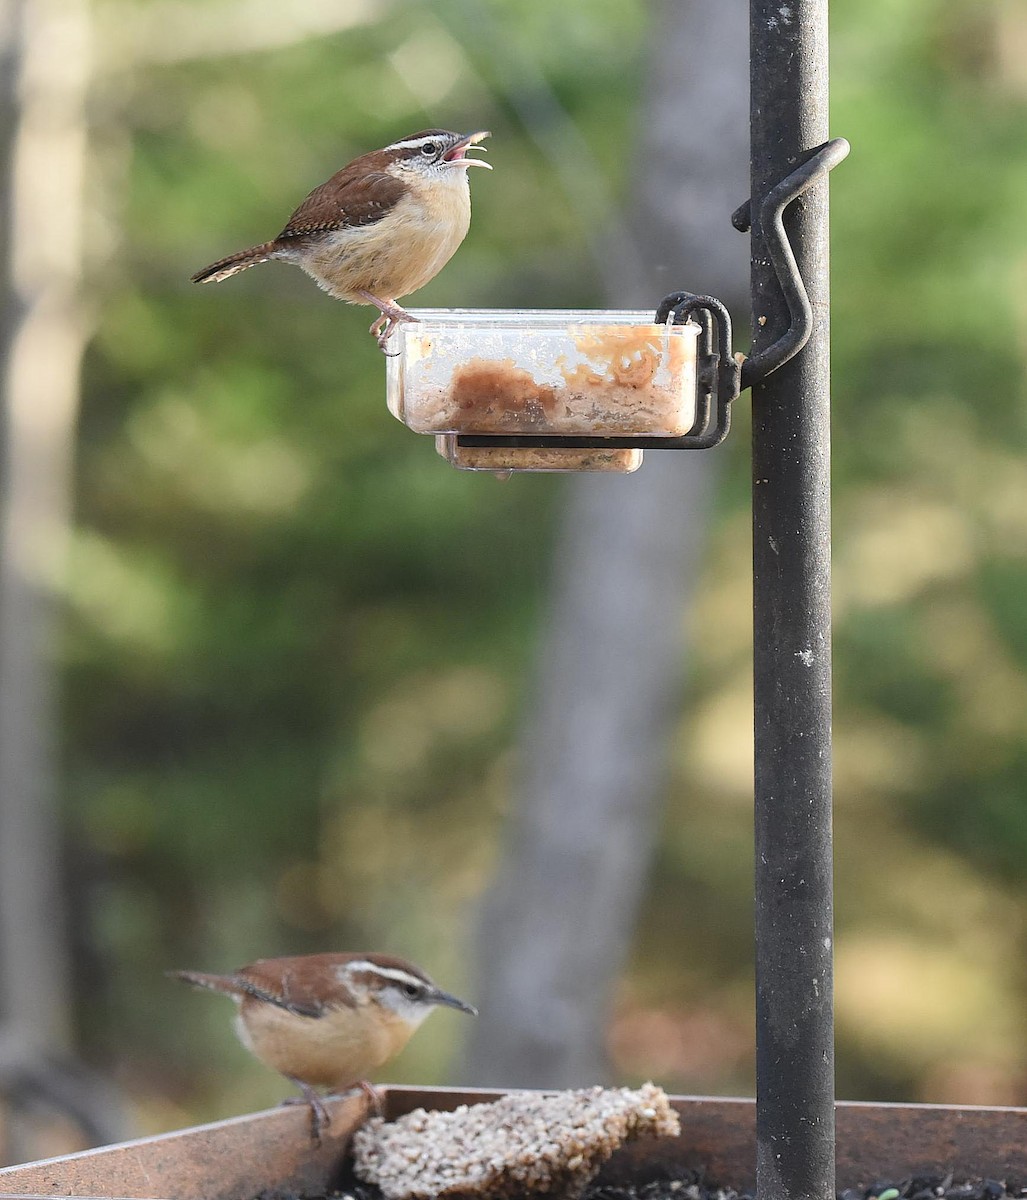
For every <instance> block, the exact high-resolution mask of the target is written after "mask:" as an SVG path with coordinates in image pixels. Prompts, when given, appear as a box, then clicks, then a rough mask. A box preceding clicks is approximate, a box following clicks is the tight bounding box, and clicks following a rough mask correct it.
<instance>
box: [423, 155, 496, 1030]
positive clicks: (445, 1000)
mask: <svg viewBox="0 0 1027 1200" xmlns="http://www.w3.org/2000/svg"><path fill="white" fill-rule="evenodd" d="M483 136H484V135H483ZM425 999H426V1000H430V1001H431V1002H432V1004H444V1005H445V1006H446V1007H447V1008H458V1009H459V1010H460V1011H461V1012H465V1013H469V1014H470V1015H471V1016H472V1017H476V1016H477V1015H478V1010H477V1009H476V1008H475V1007H474V1005H473V1004H468V1003H467V1002H466V1001H464V1000H458V999H457V997H456V996H451V995H450V994H449V992H443V991H441V990H440V989H439V988H433V989H432V991H430V992H429V993H428V995H427V996H426V997H425Z"/></svg>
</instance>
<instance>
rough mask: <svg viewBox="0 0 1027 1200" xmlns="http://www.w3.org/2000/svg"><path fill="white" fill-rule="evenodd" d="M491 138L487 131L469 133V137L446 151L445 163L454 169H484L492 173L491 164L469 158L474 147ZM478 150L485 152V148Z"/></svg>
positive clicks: (481, 147)
mask: <svg viewBox="0 0 1027 1200" xmlns="http://www.w3.org/2000/svg"><path fill="white" fill-rule="evenodd" d="M491 136H492V134H491V133H489V132H488V130H487V129H481V130H479V131H478V132H477V133H469V134H468V135H467V137H465V138H461V139H460V141H458V142H457V144H456V145H455V146H453V147H452V149H450V150H447V151H446V153H445V154H444V155H443V156H442V157H443V161H445V162H448V163H450V164H451V165H452V166H454V167H484V168H485V169H486V170H488V171H491V170H492V166H491V164H489V163H487V162H482V160H481V159H480V158H468V157H467V151H468V150H470V149H471V147H472V146H478V143H479V142H481V141H484V139H485V138H487V137H491ZM478 149H479V150H484V149H485V147H484V146H478Z"/></svg>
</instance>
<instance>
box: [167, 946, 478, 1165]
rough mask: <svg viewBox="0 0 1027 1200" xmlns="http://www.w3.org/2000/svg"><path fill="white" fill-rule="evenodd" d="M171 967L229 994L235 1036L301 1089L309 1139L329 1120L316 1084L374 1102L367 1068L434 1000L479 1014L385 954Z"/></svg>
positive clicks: (402, 1038) (179, 975)
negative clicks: (219, 967)
mask: <svg viewBox="0 0 1027 1200" xmlns="http://www.w3.org/2000/svg"><path fill="white" fill-rule="evenodd" d="M169 974H171V975H172V976H173V977H174V978H176V979H184V980H185V982H186V983H192V984H195V985H196V986H198V987H205V988H209V989H210V990H211V991H214V992H222V993H224V994H225V995H226V996H231V998H232V999H233V1000H234V1001H235V1002H236V1004H237V1005H238V1006H239V1012H238V1015H237V1017H236V1022H235V1026H236V1032H237V1033H238V1034H239V1038H240V1040H241V1041H242V1043H243V1045H244V1046H246V1048H247V1049H248V1050H250V1051H252V1053H253V1054H254V1055H256V1057H257V1058H259V1059H260V1061H261V1062H263V1063H266V1064H267V1065H268V1066H269V1067H273V1068H274V1069H275V1070H276V1071H278V1072H279V1073H280V1074H282V1075H284V1076H285V1077H286V1079H289V1080H291V1081H292V1082H293V1083H295V1084H296V1085H297V1086H298V1087H299V1089H300V1091H302V1093H303V1097H304V1099H305V1100H306V1102H307V1103H308V1104H309V1105H310V1113H311V1122H312V1134H313V1137H314V1140H315V1141H319V1140H320V1136H321V1130H322V1129H324V1128H326V1127H327V1125H328V1123H329V1117H328V1112H327V1110H326V1109H325V1106H324V1104H323V1103H322V1100H321V1097H320V1096H319V1095H318V1093H317V1091H316V1090H315V1089H316V1088H318V1087H325V1088H331V1089H334V1090H336V1091H342V1090H345V1089H346V1088H349V1087H352V1086H353V1085H357V1086H358V1087H361V1088H363V1089H364V1091H366V1092H368V1094H369V1095H370V1096H371V1097H372V1098H373V1099H374V1100H375V1101H377V1096H376V1094H375V1092H374V1089H373V1088H372V1087H371V1085H370V1084H369V1083H368V1082H367V1076H368V1075H370V1074H371V1073H372V1072H373V1071H375V1070H376V1069H377V1068H378V1067H380V1066H382V1065H383V1064H384V1063H386V1062H388V1061H389V1059H390V1058H393V1057H394V1056H395V1055H397V1054H398V1053H399V1052H400V1050H402V1049H403V1047H404V1046H405V1045H406V1044H407V1042H408V1041H409V1040H410V1037H411V1036H412V1034H413V1033H414V1031H415V1030H416V1029H417V1027H418V1026H419V1025H420V1024H421V1022H422V1021H423V1020H424V1018H425V1017H427V1016H428V1015H429V1014H430V1013H431V1012H432V1010H433V1009H434V1008H436V1007H437V1006H438V1005H440V1004H441V1005H446V1006H448V1007H449V1008H458V1009H459V1010H460V1011H461V1012H465V1013H470V1014H471V1015H472V1016H477V1009H475V1008H473V1007H472V1006H471V1005H470V1004H466V1003H464V1001H463V1000H458V999H457V998H456V996H451V995H450V994H449V993H448V992H444V991H442V990H441V989H440V988H438V987H436V986H435V984H434V983H432V981H431V980H430V979H429V978H428V976H427V975H425V973H424V972H423V971H421V970H420V969H419V968H417V967H415V966H414V965H413V964H412V963H409V962H406V961H405V960H404V959H402V958H394V957H393V956H392V955H389V954H305V955H298V956H295V957H292V958H260V959H257V961H256V962H253V963H250V964H249V966H246V967H241V968H240V969H239V970H238V971H234V972H233V973H232V974H231V975H207V974H204V973H203V972H201V971H171V972H169Z"/></svg>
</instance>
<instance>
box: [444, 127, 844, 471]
mask: <svg viewBox="0 0 1027 1200" xmlns="http://www.w3.org/2000/svg"><path fill="white" fill-rule="evenodd" d="M848 153H849V143H848V142H847V141H846V140H845V138H833V139H832V140H831V141H829V142H825V143H824V145H823V146H818V147H817V148H816V149H814V150H811V151H810V152H809V154H808V155H807V156H806V157H805V158H804V159H803V161H802V162H801V163H800V164H799V166H797V167H796V168H795V170H794V171H792V172H791V173H790V174H789V175H787V176H786V177H785V178H784V179H782V180H781V182H780V183H779V184H777V185H776V187H773V188H771V190H770V191H769V192H768V193H767V195H766V196H765V197H764V199H763V202H762V204H761V205H760V227H761V230H762V232H763V237H764V239H765V241H766V244H767V250H768V252H769V254H770V260H771V263H772V264H773V267H774V274H775V275H776V277H777V281H778V283H779V285H780V287H781V291H782V293H783V294H784V298H785V301H786V303H787V305H788V312H789V316H790V319H791V323H790V325H789V327H788V329H787V330H786V331H785V332H784V333H783V334H782V335H781V336H780V337H779V338H778V339H777V340H776V341H775V342H774V343H773V344H772V345H770V346H768V347H767V349H766V350H762V351H760V353H759V354H756V355H753V356H752V357H751V358H745V359H743V358H742V357H741V356H739V357H738V358H736V357H735V355H734V352H733V350H732V349H731V315H730V313H728V311H727V308H726V307H725V306H724V304H723V303H722V302H721V301H720V300H717V299H716V298H715V297H713V296H697V295H695V294H694V293H692V292H672V293H671V294H670V295H669V296H665V297H664V299H663V300H662V301H661V302H660V306H659V308H657V310H656V318H655V323H656V324H657V325H663V324H666V323H667V322H671V321H672V322H673V323H674V324H675V325H683V324H685V322H686V321H688V320H694V321H695V322H696V324H698V326H699V329H700V333H699V341H698V360H697V364H696V367H697V370H696V392H697V397H696V413H695V422H694V424H693V425H692V428H691V429H690V430H689V431H688V433H686V434H684V435H683V436H682V437H676V438H666V437H557V436H548V435H536V434H521V435H516V436H497V435H493V434H460V435H459V436H458V437H457V445H459V446H520V447H533V446H534V447H537V446H545V447H564V448H565V449H586V448H587V449H607V450H627V449H631V450H708V449H709V448H710V447H712V446H716V445H718V444H719V443H720V442H722V441H723V440H724V438H725V437H727V434H728V430H729V429H730V428H731V404H732V402H733V401H735V400H737V399H738V395H739V393H740V392H741V391H743V390H744V389H745V388H750V387H752V386H753V385H754V384H757V383H759V382H760V381H761V380H763V379H765V378H766V377H767V376H768V375H769V374H770V373H771V372H772V371H776V370H777V369H778V367H781V366H783V365H784V364H785V363H786V362H788V360H789V359H790V358H794V357H795V355H796V354H798V353H799V351H800V350H801V349H802V348H803V346H805V345H806V343H807V342H808V341H809V337H810V334H811V333H812V331H813V308H812V305H811V304H810V302H809V296H808V295H807V294H806V287H805V284H804V283H803V281H802V276H801V275H800V273H799V268H798V266H797V265H796V262H795V254H794V253H793V251H792V247H791V244H790V243H789V241H788V234H787V232H786V230H785V227H784V211H785V209H786V208H787V207H788V205H789V204H791V203H792V201H793V200H796V199H797V198H798V197H799V196H801V195H802V193H803V192H804V191H806V189H807V188H809V187H811V186H812V185H813V184H814V183H816V182H818V181H819V180H820V179H822V178H824V176H826V175H827V173H828V171H830V170H832V169H833V168H834V167H836V166H837V165H838V164H839V163H840V162H841V161H842V159H844V158H845V156H846V155H847V154H848ZM751 212H752V204H751V201H749V200H746V202H745V203H744V204H743V205H741V206H740V207H739V208H738V209H736V210H735V212H734V213H732V214H731V224H732V225H734V227H735V228H736V229H737V230H739V231H740V232H742V233H748V231H749V228H750V225H751ZM714 329H715V333H714Z"/></svg>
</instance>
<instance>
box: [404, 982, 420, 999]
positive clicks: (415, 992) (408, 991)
mask: <svg viewBox="0 0 1027 1200" xmlns="http://www.w3.org/2000/svg"><path fill="white" fill-rule="evenodd" d="M420 994H421V989H420V988H419V987H418V986H417V984H416V983H404V984H403V995H404V996H406V997H407V999H408V1000H416V999H417V997H418V996H419V995H420Z"/></svg>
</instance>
